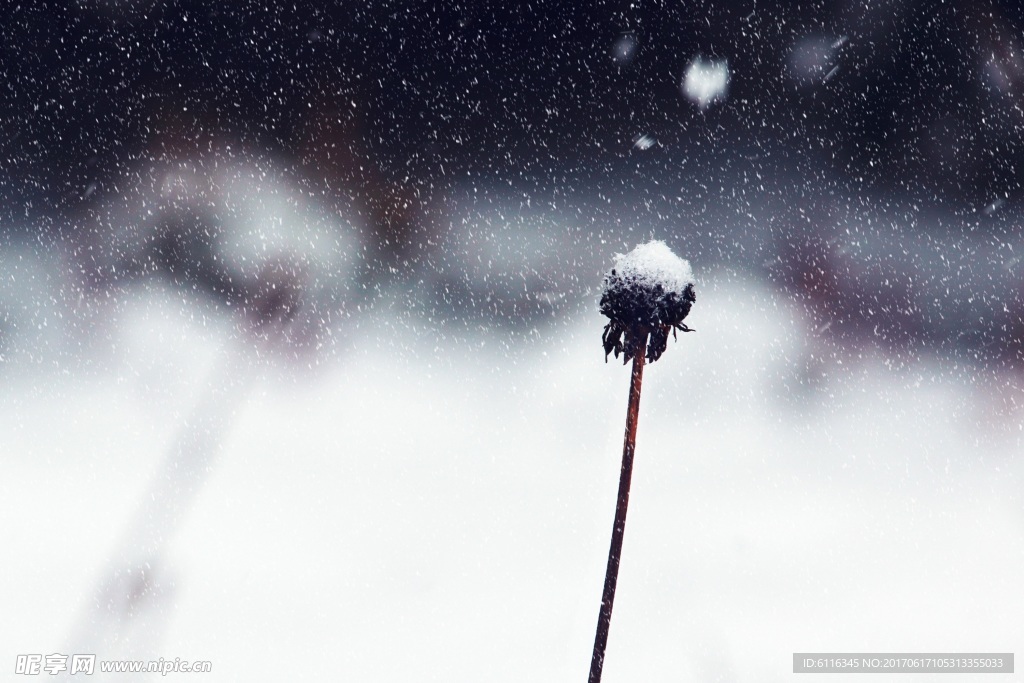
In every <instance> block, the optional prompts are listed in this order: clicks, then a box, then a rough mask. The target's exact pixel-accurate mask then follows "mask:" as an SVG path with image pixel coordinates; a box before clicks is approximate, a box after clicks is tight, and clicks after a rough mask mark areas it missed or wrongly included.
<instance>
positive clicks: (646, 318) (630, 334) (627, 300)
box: [601, 240, 697, 363]
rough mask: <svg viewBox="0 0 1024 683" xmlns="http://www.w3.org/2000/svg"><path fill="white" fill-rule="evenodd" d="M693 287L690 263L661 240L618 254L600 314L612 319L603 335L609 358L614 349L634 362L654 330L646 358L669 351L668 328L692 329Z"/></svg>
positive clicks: (624, 359)
mask: <svg viewBox="0 0 1024 683" xmlns="http://www.w3.org/2000/svg"><path fill="white" fill-rule="evenodd" d="M693 286H694V280H693V271H692V270H691V269H690V264H689V262H688V261H686V260H685V259H681V258H679V257H678V256H676V255H675V254H673V253H672V250H671V249H669V248H668V246H666V244H665V243H664V242H662V241H660V240H652V241H650V242H648V243H646V244H641V245H639V246H638V247H636V248H635V249H634V250H633V251H631V252H629V253H628V254H618V255H617V256H616V257H615V267H614V268H612V270H611V272H610V273H608V274H607V275H605V277H604V287H603V290H602V293H601V313H603V314H604V315H606V316H608V318H609V319H610V322H609V323H608V324H607V325H606V326H605V328H604V335H602V337H601V341H602V343H603V344H604V353H605V360H607V359H608V354H610V353H613V352H614V353H615V357H616V358H618V357H619V354H622V356H623V359H622V360H623V363H627V362H629V360H630V359H632V358H633V356H634V355H636V353H637V351H638V350H641V349H639V348H638V347H640V346H641V345H642V344H643V343H644V341H645V340H647V339H648V335H649V336H650V341H649V343H648V344H647V360H648V361H649V362H652V363H653V362H654V361H656V360H658V359H659V358H661V354H663V353H664V352H665V349H666V348H667V346H668V335H669V332H672V334H673V335H675V332H676V330H679V331H682V332H693V330H692V329H690V328H689V327H687V326H686V325H685V324H684V323H683V319H685V318H686V316H687V315H688V314H689V313H690V307H691V306H692V305H693V302H694V301H696V300H697V296H696V294H695V293H694V289H693Z"/></svg>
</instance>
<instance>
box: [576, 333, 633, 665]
mask: <svg viewBox="0 0 1024 683" xmlns="http://www.w3.org/2000/svg"><path fill="white" fill-rule="evenodd" d="M646 349H647V335H646V334H645V335H643V339H642V340H641V341H640V344H639V345H638V347H637V351H636V354H635V355H634V356H633V375H632V377H631V378H630V382H629V407H628V409H627V410H626V436H625V438H624V440H623V444H622V470H621V471H620V472H619V499H618V502H617V503H616V505H615V525H614V526H613V527H612V545H611V548H610V549H609V550H608V567H607V568H606V569H605V573H604V594H603V595H602V597H601V614H600V616H599V617H598V619H597V636H596V637H595V638H594V654H593V656H592V657H591V659H590V679H589V680H590V683H600V681H601V670H602V668H603V667H604V649H605V646H606V645H607V644H608V629H609V627H610V626H611V622H612V604H613V603H614V602H615V584H616V583H617V582H618V579H619V557H620V556H621V555H622V537H623V535H624V534H625V531H626V508H627V507H628V505H629V483H630V481H631V480H632V478H633V453H634V452H635V450H636V424H637V421H638V420H639V418H640V385H641V384H642V383H643V379H644V352H645V351H646Z"/></svg>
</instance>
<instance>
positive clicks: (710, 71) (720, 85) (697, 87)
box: [683, 57, 729, 109]
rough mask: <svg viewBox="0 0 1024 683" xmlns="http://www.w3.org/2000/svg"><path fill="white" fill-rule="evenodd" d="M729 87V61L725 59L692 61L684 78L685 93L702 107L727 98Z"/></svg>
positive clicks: (698, 59)
mask: <svg viewBox="0 0 1024 683" xmlns="http://www.w3.org/2000/svg"><path fill="white" fill-rule="evenodd" d="M728 87H729V63H728V62H727V61H725V60H724V59H723V60H712V61H704V59H703V58H701V57H698V58H697V59H695V60H693V61H692V62H690V66H688V67H687V69H686V76H685V77H684V78H683V93H684V94H685V95H686V96H687V97H688V98H689V99H690V100H691V101H692V102H694V103H695V104H697V105H698V106H699V107H700V108H701V109H703V108H704V107H706V106H708V105H709V104H711V103H713V102H717V101H718V100H722V99H725V95H726V91H727V89H728Z"/></svg>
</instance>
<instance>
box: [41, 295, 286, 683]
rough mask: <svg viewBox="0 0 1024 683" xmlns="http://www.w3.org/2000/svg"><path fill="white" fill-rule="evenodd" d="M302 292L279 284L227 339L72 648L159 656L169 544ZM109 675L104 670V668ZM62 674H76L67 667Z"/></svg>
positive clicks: (169, 580) (169, 586)
mask: <svg viewBox="0 0 1024 683" xmlns="http://www.w3.org/2000/svg"><path fill="white" fill-rule="evenodd" d="M296 297H297V292H296V291H295V290H294V289H293V288H292V287H291V285H290V284H285V283H278V284H275V283H273V282H271V284H270V285H269V286H268V287H267V288H266V289H265V291H264V292H261V293H260V294H259V295H258V296H257V297H256V299H255V301H254V303H253V306H252V308H251V309H250V310H249V311H248V316H247V319H245V320H244V321H243V323H242V327H243V329H241V330H239V332H238V333H237V335H236V336H235V338H234V339H233V340H231V341H229V342H228V343H226V344H225V345H224V348H223V350H222V351H221V355H220V358H219V359H218V360H217V361H216V362H215V365H214V371H213V372H212V373H211V374H210V376H209V377H208V379H207V380H206V382H205V384H204V386H203V388H202V390H201V394H200V397H199V399H198V400H197V401H196V403H195V405H194V406H193V408H192V410H191V412H190V413H189V414H188V416H187V417H186V418H185V420H184V421H183V422H182V423H181V425H180V426H179V428H178V430H177V432H176V434H175V436H174V439H173V440H172V442H171V445H170V447H169V448H168V450H167V452H166V455H165V456H164V459H163V462H162V463H161V465H160V467H159V470H158V471H157V473H156V475H155V477H154V478H153V480H152V481H151V482H150V485H149V486H148V488H147V489H146V491H145V493H144V495H143V497H142V499H141V501H140V502H139V504H138V506H137V508H136V510H135V512H134V514H133V515H132V517H131V519H130V521H129V523H128V526H127V529H126V531H125V533H124V534H123V535H122V537H121V539H120V541H119V542H118V543H117V545H116V546H115V547H114V549H113V551H112V553H111V554H110V559H109V560H108V562H107V563H106V565H105V566H104V568H103V569H102V570H101V576H100V579H99V585H98V586H97V587H96V590H95V592H94V594H93V596H92V597H91V598H90V599H89V601H88V602H87V603H86V604H85V606H84V608H83V609H82V613H81V615H80V617H79V619H78V621H77V623H76V625H75V627H74V629H73V631H72V634H71V638H70V640H71V642H70V644H69V648H70V652H74V653H93V654H100V655H102V656H103V657H104V658H109V659H116V658H121V659H138V660H142V659H153V658H155V656H156V654H157V649H158V642H159V639H160V637H161V635H162V633H163V630H164V626H165V625H166V622H167V621H168V618H169V616H170V614H171V613H172V611H173V610H172V607H171V605H170V604H168V603H169V599H170V598H171V597H172V596H173V592H174V585H173V577H172V576H170V575H169V573H168V571H167V567H166V563H165V555H166V551H167V547H168V545H169V543H170V541H171V539H172V538H173V537H174V534H175V532H176V531H177V530H178V527H180V525H181V522H182V519H183V517H184V516H185V515H186V514H187V513H188V511H189V509H190V508H191V506H192V503H193V501H194V499H195V497H196V495H197V494H198V492H199V490H200V488H202V485H203V483H204V481H205V479H206V478H207V476H208V475H209V473H210V472H211V471H212V468H213V463H214V460H215V459H216V455H217V452H218V450H219V448H220V445H221V443H222V441H223V438H224V435H225V434H226V433H227V431H228V427H229V425H230V424H231V421H232V419H233V418H234V416H235V413H236V410H237V408H238V406H239V405H240V404H241V403H242V402H243V401H244V400H245V397H246V396H247V395H248V393H249V390H250V388H251V387H252V385H253V383H254V381H255V380H256V379H257V377H258V376H259V372H258V371H257V370H256V369H255V367H254V366H256V365H257V364H258V363H259V362H260V359H261V358H262V357H263V356H264V355H265V353H264V352H265V351H266V350H267V348H268V347H274V346H280V345H282V344H284V343H286V339H287V334H288V330H289V327H290V323H291V321H292V318H293V314H294V312H295V310H296V309H297V307H298V301H297V298H296ZM99 677H100V678H102V674H100V675H99ZM59 680H73V679H72V678H70V675H69V674H67V673H65V674H64V675H63V677H62V678H61V679H59Z"/></svg>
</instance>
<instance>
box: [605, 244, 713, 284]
mask: <svg viewBox="0 0 1024 683" xmlns="http://www.w3.org/2000/svg"><path fill="white" fill-rule="evenodd" d="M615 272H616V273H617V274H618V275H619V276H620V278H621V279H622V280H626V281H630V282H636V283H638V284H641V285H647V286H649V287H650V288H652V289H653V288H654V287H655V285H661V286H662V288H663V289H664V290H665V291H666V292H682V291H683V290H684V289H686V285H692V284H694V279H693V269H692V268H690V262H689V261H687V260H686V259H683V258H679V257H678V256H676V255H675V254H673V253H672V250H671V249H669V248H668V245H667V244H665V243H664V242H662V241H661V240H651V241H650V242H647V243H646V244H641V245H639V246H637V247H636V248H635V249H633V251H631V252H629V253H628V254H616V255H615ZM606 286H607V285H606Z"/></svg>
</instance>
